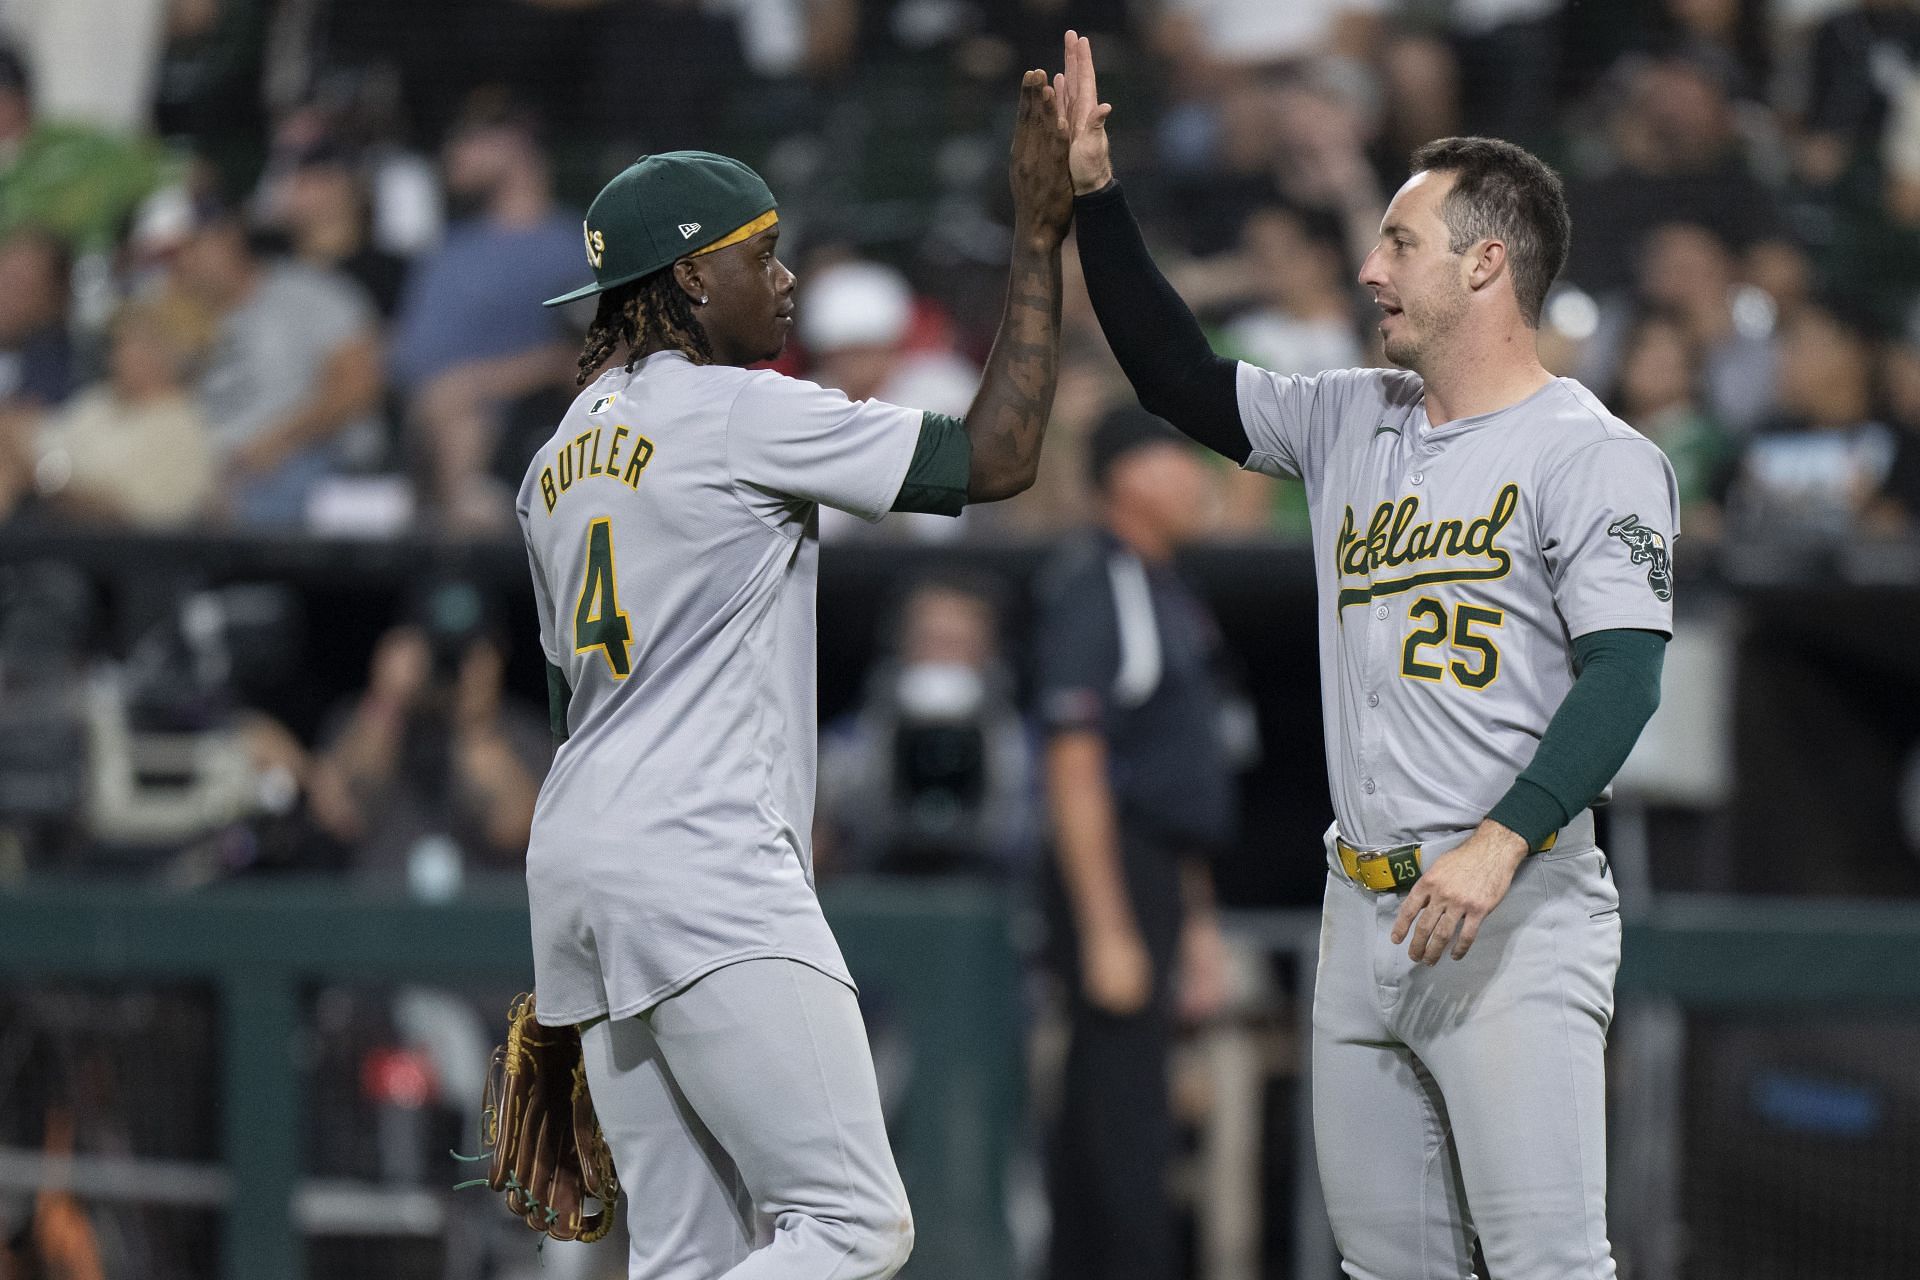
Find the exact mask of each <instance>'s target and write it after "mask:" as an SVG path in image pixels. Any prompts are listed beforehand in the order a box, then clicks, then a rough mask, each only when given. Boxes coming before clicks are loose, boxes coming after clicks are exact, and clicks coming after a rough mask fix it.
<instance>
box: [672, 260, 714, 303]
mask: <svg viewBox="0 0 1920 1280" xmlns="http://www.w3.org/2000/svg"><path fill="white" fill-rule="evenodd" d="M673 282H674V283H675V284H677V285H679V286H680V291H681V292H682V293H684V294H686V295H687V297H688V298H689V299H690V300H691V301H693V302H698V303H704V302H705V301H706V300H707V298H708V297H709V296H710V294H711V289H710V287H709V283H708V281H707V278H706V275H705V273H704V272H703V271H702V270H701V266H700V260H699V259H698V258H682V259H680V261H678V262H676V263H674V264H673Z"/></svg>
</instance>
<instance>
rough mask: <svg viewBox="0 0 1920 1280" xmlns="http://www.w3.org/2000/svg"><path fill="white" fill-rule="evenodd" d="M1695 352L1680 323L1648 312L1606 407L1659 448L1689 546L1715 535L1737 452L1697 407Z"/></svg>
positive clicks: (1629, 342) (1630, 336)
mask: <svg viewBox="0 0 1920 1280" xmlns="http://www.w3.org/2000/svg"><path fill="white" fill-rule="evenodd" d="M1700 383H1701V368H1700V348H1699V346H1698V345H1697V343H1696V342H1695V341H1694V338H1693V334H1692V331H1691V330H1690V329H1689V328H1688V327H1687V324H1686V322H1685V321H1684V320H1683V319H1682V318H1681V317H1679V316H1677V315H1674V314H1672V313H1671V312H1665V311H1648V312H1646V313H1644V314H1643V315H1641V317H1640V319H1639V320H1638V321H1637V322H1636V323H1635V324H1634V326H1633V328H1632V329H1630V330H1629V331H1628V332H1627V335H1626V341H1625V343H1624V345H1623V347H1622V350H1621V356H1620V382H1619V386H1618V388H1617V389H1616V390H1615V392H1614V393H1613V394H1612V395H1610V396H1608V397H1607V399H1606V403H1607V404H1610V405H1612V406H1613V410H1614V412H1615V413H1618V414H1619V415H1620V417H1621V418H1622V420H1624V421H1625V422H1626V424H1627V425H1628V426H1630V427H1632V428H1633V429H1634V430H1635V431H1638V432H1639V433H1640V434H1641V435H1643V436H1645V437H1647V439H1649V440H1651V441H1653V442H1654V443H1655V444H1657V445H1659V446H1660V450H1661V452H1663V453H1665V454H1666V455H1667V460H1668V461H1669V462H1671V463H1673V475H1674V479H1675V481H1676V482H1678V484H1679V486H1680V518H1681V520H1682V521H1683V522H1684V524H1685V528H1686V530H1687V536H1688V537H1690V538H1699V537H1711V536H1712V535H1713V534H1714V533H1715V532H1716V531H1717V530H1718V529H1719V527H1720V499H1721V497H1722V495H1723V492H1724V490H1725V488H1726V483H1727V479H1728V472H1729V470H1730V469H1731V467H1732V464H1733V460H1734V457H1735V455H1736V452H1737V451H1736V449H1735V448H1734V446H1733V442H1732V441H1730V440H1729V439H1728V438H1727V435H1726V433H1725V432H1723V431H1722V430H1721V429H1720V425H1719V424H1718V423H1717V422H1715V421H1714V420H1713V418H1712V416H1711V415H1709V414H1708V413H1707V412H1706V410H1705V409H1704V408H1702V406H1701V403H1700Z"/></svg>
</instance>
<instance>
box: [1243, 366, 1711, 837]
mask: <svg viewBox="0 0 1920 1280" xmlns="http://www.w3.org/2000/svg"><path fill="white" fill-rule="evenodd" d="M1423 395H1424V393H1423V389H1422V384H1421V381H1420V378H1419V377H1418V375H1416V374H1412V373H1406V372H1402V371H1398V370H1383V369H1343V370H1336V371H1333V372H1329V373H1322V374H1318V375H1315V376H1313V377H1304V378H1303V377H1287V376H1283V375H1280V374H1274V373H1269V372H1267V371H1266V370H1263V369H1258V368H1255V367H1254V366H1252V365H1247V364H1242V365H1241V366H1240V370H1239V403H1240V417H1241V421H1242V423H1243V424H1244V425H1245V427H1246V432H1247V438H1248V440H1249V441H1250V442H1251V444H1252V446H1253V452H1252V455H1251V456H1250V457H1249V458H1248V459H1247V466H1248V467H1249V468H1250V469H1252V470H1256V471H1263V472H1266V473H1268V474H1284V475H1290V476H1297V477H1299V478H1300V479H1301V480H1302V481H1304V482H1305V484H1306V488H1307V502H1308V507H1309V510H1310V512H1311V515H1312V525H1313V549H1314V558H1315V563H1316V566H1317V569H1318V573H1317V580H1318V593H1319V608H1320V690H1321V705H1322V710H1323V712H1324V714H1325V716H1326V732H1327V776H1328V779H1329V781H1330V784H1331V786H1332V791H1333V811H1334V816H1335V818H1336V820H1337V822H1338V824H1339V828H1340V832H1341V834H1342V835H1343V836H1345V837H1346V839H1347V840H1348V841H1349V842H1351V843H1353V844H1355V845H1357V846H1360V847H1363V848H1380V847H1385V846H1391V845H1397V844H1404V843H1411V842H1414V841H1434V840H1438V839H1442V838H1445V837H1448V836H1457V835H1460V834H1463V833H1465V832H1467V831H1471V830H1472V829H1473V828H1474V827H1475V826H1477V825H1478V824H1479V822H1480V820H1481V819H1482V818H1484V817H1485V816H1486V815H1487V812H1488V811H1489V810H1490V809H1492V808H1493V806H1494V804H1495V803H1496V802H1497V801H1498V800H1499V799H1500V797H1501V795H1502V794H1503V793H1504V792H1505V791H1506V789H1507V787H1508V786H1510V785H1511V784H1512V782H1513V780H1514V778H1515V777H1516V776H1517V775H1518V774H1519V773H1520V771H1521V770H1522V769H1524V768H1526V766H1527V764H1528V762H1529V761H1531V760H1532V759H1533V753H1534V748H1535V747H1536V746H1538V744H1539V741H1540V737H1541V735H1542V734H1544V733H1545V732H1546V728H1547V722H1548V721H1549V720H1551V719H1552V717H1553V713H1554V712H1555V711H1556V710H1557V709H1558V708H1559V706H1560V703H1561V701H1562V700H1563V699H1564V698H1565V697H1566V695H1567V691H1568V690H1569V689H1570V688H1571V687H1572V685H1573V667H1572V661H1571V651H1572V640H1573V639H1574V638H1575V637H1578V636H1582V635H1585V634H1587V633H1588V632H1593V631H1602V630H1608V629H1612V628H1623V627H1625V628H1639V629H1645V630H1650V631H1659V632H1663V633H1667V634H1671V631H1672V626H1673V604H1672V599H1673V574H1672V565H1671V561H1670V558H1669V554H1668V548H1669V547H1670V545H1671V543H1672V539H1673V538H1674V537H1675V536H1676V535H1677V533H1678V525H1679V497H1678V490H1677V488H1676V486H1675V483H1674V477H1673V468H1672V467H1671V466H1670V465H1669V464H1668V462H1667V459H1666V455H1664V454H1663V453H1661V452H1660V450H1659V448H1658V447H1656V446H1655V445H1654V444H1653V443H1652V442H1651V441H1649V440H1647V439H1646V438H1645V437H1644V436H1641V435H1640V434H1639V433H1638V432H1636V431H1634V430H1633V429H1632V428H1631V427H1629V426H1627V425H1626V424H1625V423H1623V422H1621V421H1620V420H1619V419H1618V418H1616V417H1614V416H1613V415H1612V414H1610V413H1608V412H1607V410H1606V407H1605V406H1603V405H1602V404H1601V403H1600V402H1599V400H1597V399H1596V398H1595V397H1594V396H1593V395H1592V393H1590V392H1589V391H1587V389H1586V388H1585V387H1582V386H1581V385H1580V384H1579V383H1577V382H1574V381H1572V380H1571V379H1568V378H1559V379H1555V380H1554V381H1553V382H1550V383H1548V384H1547V385H1546V386H1545V387H1542V388H1541V389H1540V390H1539V391H1537V392H1535V393H1534V394H1533V395H1532V396H1530V397H1528V398H1527V399H1526V400H1523V401H1522V402H1520V403H1519V404H1516V405H1512V406H1510V407H1508V408H1506V409H1502V410H1499V411H1498V412H1495V413H1488V414H1482V415H1480V416H1478V417H1473V418H1462V419H1459V420H1457V421H1454V422H1449V423H1447V424H1446V425H1445V426H1442V427H1439V428H1430V427H1429V426H1428V425H1427V417H1426V409H1425V407H1424V399H1423Z"/></svg>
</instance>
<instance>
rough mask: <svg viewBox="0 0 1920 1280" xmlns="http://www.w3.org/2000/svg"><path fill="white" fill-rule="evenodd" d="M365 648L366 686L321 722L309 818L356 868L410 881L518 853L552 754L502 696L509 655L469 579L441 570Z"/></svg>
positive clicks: (542, 734)
mask: <svg viewBox="0 0 1920 1280" xmlns="http://www.w3.org/2000/svg"><path fill="white" fill-rule="evenodd" d="M409 612H410V616H409V617H408V619H407V620H406V621H404V622H403V623H402V624H401V625H400V626H398V627H396V628H394V629H393V630H392V631H389V632H388V633H387V634H386V635H385V636H383V637H382V638H381V640H380V643H379V646H378V647H377V648H376V649H375V650H374V654H373V661H372V664H371V666H370V669H369V672H368V679H367V688H366V691H365V692H364V693H363V694H361V695H360V697H359V698H358V699H357V700H356V701H355V702H354V704H353V706H352V707H351V709H350V710H348V711H346V712H345V713H344V714H343V715H341V716H340V717H338V718H337V719H336V722H335V724H334V726H333V727H332V728H331V729H330V730H328V731H326V732H325V733H323V735H322V741H321V745H320V748H319V750H318V751H317V752H316V753H315V758H314V764H313V768H312V770H311V772H310V774H309V778H308V786H309V788H310V795H309V804H310V806H311V810H312V815H313V818H314V821H315V823H316V825H317V826H318V827H319V828H320V829H321V830H322V831H323V832H325V833H326V834H327V835H329V836H331V837H332V838H333V839H335V840H337V841H339V842H340V843H341V844H343V845H345V846H346V847H348V848H351V849H352V850H354V854H353V863H354V870H355V871H356V873H358V874H361V875H364V876H366V877H369V878H373V879H381V880H391V879H398V878H402V877H404V878H405V879H406V880H407V881H408V882H409V883H412V884H414V885H415V886H416V888H417V887H420V886H422V885H423V884H431V883H438V882H439V878H441V877H457V876H458V875H459V868H461V867H463V866H464V867H469V868H474V869H479V868H487V869H492V870H512V869H514V868H516V867H517V866H518V865H519V861H520V859H521V858H523V857H524V856H525V854H526V849H527V832H528V830H529V828H530V827H531V825H532V822H533V802H534V797H535V796H536V795H537V794H538V793H539V790H540V781H541V779H542V778H544V777H545V776H546V770H547V762H548V760H549V758H550V756H551V748H550V743H549V740H548V733H547V724H546V721H545V720H544V719H542V718H541V717H540V716H539V715H538V714H537V713H536V712H534V711H532V710H530V709H528V708H526V707H523V706H521V705H519V704H518V703H516V702H514V701H513V700H512V699H510V698H509V697H508V696H507V695H506V691H505V681H504V675H505V671H506V654H505V651H504V648H503V642H502V640H501V639H500V636H499V631H498V626H497V624H496V623H495V622H494V621H493V620H492V618H491V617H490V616H489V613H488V609H487V606H486V602H485V601H484V599H483V598H482V596H481V594H480V592H479V590H478V589H477V588H476V587H474V586H473V585H472V584H470V583H466V582H444V583H439V584H436V585H434V586H432V587H430V588H428V589H427V590H426V591H424V592H422V593H421V595H420V596H419V598H418V599H416V600H415V601H414V603H413V605H412V606H411V608H410V611H409Z"/></svg>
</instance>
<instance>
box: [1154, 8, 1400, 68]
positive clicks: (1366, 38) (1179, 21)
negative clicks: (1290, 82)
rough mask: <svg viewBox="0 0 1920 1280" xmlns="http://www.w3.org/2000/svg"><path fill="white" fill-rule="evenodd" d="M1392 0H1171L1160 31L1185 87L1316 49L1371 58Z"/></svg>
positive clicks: (1165, 51) (1303, 55)
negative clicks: (1282, 0)
mask: <svg viewBox="0 0 1920 1280" xmlns="http://www.w3.org/2000/svg"><path fill="white" fill-rule="evenodd" d="M1388 3H1389V0H1293V2H1292V3H1288V4H1275V3H1273V2H1272V0H1169V2H1168V3H1167V4H1166V6H1165V7H1164V11H1163V13H1162V15H1161V17H1160V21H1159V24H1158V27H1157V29H1156V30H1155V32H1154V37H1155V41H1156V43H1157V44H1158V45H1159V46H1160V50H1161V52H1162V53H1163V54H1165V55H1166V56H1167V57H1168V58H1169V59H1171V60H1172V62H1173V64H1174V68H1175V72H1176V77H1177V82H1178V83H1179V84H1181V85H1182V86H1186V87H1190V88H1191V87H1199V86H1205V85H1209V84H1218V83H1219V80H1220V78H1221V76H1223V75H1225V74H1229V73H1231V72H1232V71H1233V70H1234V69H1236V68H1249V67H1270V66H1277V65H1280V64H1283V63H1289V62H1295V61H1299V60H1302V59H1305V58H1309V57H1312V56H1314V55H1316V54H1323V53H1337V54H1341V55H1344V56H1346V57H1349V58H1355V59H1364V58H1366V57H1367V56H1368V55H1370V54H1371V53H1372V51H1373V45H1374V41H1375V40H1376V38H1377V37H1378V34H1379V29H1380V24H1381V15H1382V13H1383V12H1384V11H1385V10H1386V9H1387V7H1388Z"/></svg>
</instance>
